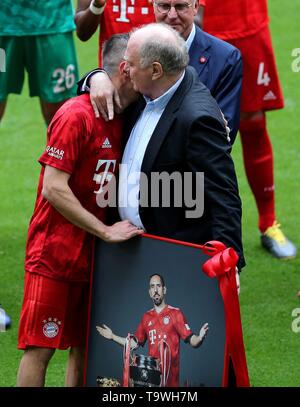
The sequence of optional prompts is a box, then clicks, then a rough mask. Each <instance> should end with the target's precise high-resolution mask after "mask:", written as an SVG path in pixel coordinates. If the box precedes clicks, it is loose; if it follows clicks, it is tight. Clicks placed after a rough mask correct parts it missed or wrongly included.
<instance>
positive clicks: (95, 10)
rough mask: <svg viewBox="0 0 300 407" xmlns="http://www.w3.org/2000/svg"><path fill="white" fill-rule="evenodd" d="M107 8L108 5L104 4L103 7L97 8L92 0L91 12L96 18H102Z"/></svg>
mask: <svg viewBox="0 0 300 407" xmlns="http://www.w3.org/2000/svg"><path fill="white" fill-rule="evenodd" d="M105 6H106V3H104V5H103V6H101V7H96V6H95V5H94V0H92V1H91V3H90V12H91V13H93V14H94V15H95V16H100V14H102V13H103V11H104V9H105Z"/></svg>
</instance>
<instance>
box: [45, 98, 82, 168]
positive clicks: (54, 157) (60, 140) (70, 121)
mask: <svg viewBox="0 0 300 407" xmlns="http://www.w3.org/2000/svg"><path fill="white" fill-rule="evenodd" d="M76 107H77V104H76V100H75V99H73V100H70V101H69V102H66V103H65V104H64V105H63V106H62V107H61V108H60V109H59V110H58V111H57V113H56V114H55V116H54V118H53V120H52V121H51V123H50V125H49V127H48V131H47V146H46V149H45V151H44V153H43V154H42V156H41V157H40V159H39V162H40V163H41V164H42V165H50V166H51V167H54V168H57V169H58V170H61V171H64V172H67V173H69V174H72V172H73V170H74V168H75V165H76V162H77V160H78V158H79V154H80V152H81V153H82V144H83V143H84V142H85V139H84V137H83V135H84V134H87V133H88V131H87V129H86V120H85V115H84V113H83V112H82V111H81V110H80V109H77V108H76Z"/></svg>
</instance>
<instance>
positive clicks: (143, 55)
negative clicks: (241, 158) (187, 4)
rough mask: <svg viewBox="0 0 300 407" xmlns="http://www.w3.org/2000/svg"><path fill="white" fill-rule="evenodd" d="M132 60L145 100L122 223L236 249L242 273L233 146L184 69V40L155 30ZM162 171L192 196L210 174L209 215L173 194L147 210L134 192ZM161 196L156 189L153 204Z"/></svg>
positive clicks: (133, 132)
mask: <svg viewBox="0 0 300 407" xmlns="http://www.w3.org/2000/svg"><path fill="white" fill-rule="evenodd" d="M125 60H126V61H127V64H128V71H129V74H130V77H131V80H132V82H133V84H134V88H135V90H137V91H139V92H140V93H142V94H143V95H144V100H143V99H142V100H141V101H140V104H139V106H137V107H135V108H134V112H133V114H132V116H131V117H132V120H129V121H127V125H126V127H127V129H126V133H127V136H129V138H128V141H127V144H126V147H125V151H124V155H123V159H122V164H123V165H126V167H124V168H126V171H127V172H126V174H125V175H124V173H122V171H123V170H122V169H121V174H120V178H121V182H120V187H119V192H120V201H121V205H120V208H119V212H120V215H121V218H122V219H129V220H131V221H132V222H133V223H134V224H135V225H137V226H140V227H143V228H144V229H145V230H146V231H147V232H149V233H152V234H156V235H160V236H165V237H170V238H175V239H179V240H184V241H189V242H195V243H205V242H206V241H208V240H219V241H222V242H223V243H225V244H226V245H228V246H231V247H234V248H235V249H236V250H237V252H238V254H239V257H240V258H239V267H242V266H243V265H244V258H243V249H242V242H241V202H240V198H239V195H238V187H237V181H236V175H235V170H234V165H233V162H232V159H231V156H230V150H231V146H230V143H229V141H228V139H227V134H226V129H225V125H224V121H223V118H222V114H221V111H220V109H219V107H218V105H217V103H216V101H215V100H214V99H213V98H212V96H211V94H210V92H209V90H208V89H207V88H206V87H205V86H204V85H203V84H202V83H201V82H200V81H199V79H198V75H197V73H196V72H195V70H194V69H193V68H191V67H188V68H187V69H185V67H186V66H187V63H188V55H187V51H186V47H185V42H184V41H183V39H182V38H181V37H180V36H179V35H178V34H177V33H176V31H175V30H172V29H170V28H169V27H168V26H166V25H161V24H151V25H148V26H145V27H143V28H141V29H139V30H137V31H135V32H134V33H133V34H132V36H131V37H130V40H129V43H128V46H127V50H126V53H125ZM145 102H146V103H145ZM126 117H128V116H126ZM136 119H137V120H136ZM162 172H166V173H167V174H174V173H175V172H176V173H178V174H179V175H180V176H181V180H182V193H183V194H184V193H185V192H186V190H187V189H188V188H191V189H192V194H193V195H195V193H196V192H197V191H196V190H197V188H200V185H199V179H198V178H197V174H199V173H204V196H202V198H203V199H204V212H203V214H202V216H201V215H200V216H198V217H188V216H187V211H188V210H190V208H189V207H187V206H186V205H185V200H183V202H182V205H181V206H179V207H178V206H177V205H176V202H175V201H176V196H175V193H174V191H173V190H172V189H171V192H170V194H171V196H170V205H169V206H166V207H164V206H163V205H162V204H161V202H159V203H158V204H156V205H151V204H150V205H144V207H142V206H141V199H142V198H143V197H141V196H140V195H139V194H138V193H136V194H134V193H133V192H134V188H136V190H140V191H141V192H142V190H141V185H142V184H141V182H142V178H141V176H140V175H137V174H143V175H145V176H146V178H147V179H150V178H151V176H152V175H153V174H155V173H156V174H158V175H159V174H161V173H162ZM185 174H191V177H192V178H191V183H190V184H189V185H186V184H184V176H185ZM134 176H135V178H134ZM133 178H134V179H135V182H131V181H132V179H133ZM152 185H153V184H152ZM154 193H155V191H153V189H151V185H150V186H149V189H148V196H149V199H148V202H150V203H151V201H152V199H151V197H153V194H154ZM172 194H173V195H172ZM133 196H134V197H135V198H134V199H132V197H133ZM127 198H128V199H127ZM129 198H131V199H129ZM124 202H125V203H127V205H126V204H124Z"/></svg>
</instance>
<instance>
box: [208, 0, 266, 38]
mask: <svg viewBox="0 0 300 407" xmlns="http://www.w3.org/2000/svg"><path fill="white" fill-rule="evenodd" d="M205 3H206V6H205V11H204V25H203V29H204V30H205V31H207V32H208V33H209V34H212V35H215V36H216V37H218V38H221V39H222V40H225V41H226V40H232V39H236V38H245V37H248V36H250V35H253V34H256V33H257V32H259V31H260V30H261V29H262V28H264V27H265V26H266V25H267V24H268V22H269V17H268V6H267V0H222V1H221V0H205Z"/></svg>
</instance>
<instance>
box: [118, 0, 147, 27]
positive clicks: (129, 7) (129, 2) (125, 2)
mask: <svg viewBox="0 0 300 407" xmlns="http://www.w3.org/2000/svg"><path fill="white" fill-rule="evenodd" d="M135 1H136V0H113V8H112V11H113V13H119V17H118V18H117V19H116V21H120V22H122V23H129V19H128V17H127V14H134V13H135V10H136V7H135ZM149 6H150V7H152V6H151V4H149ZM141 13H142V14H144V15H146V14H149V8H148V7H142V8H141Z"/></svg>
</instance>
